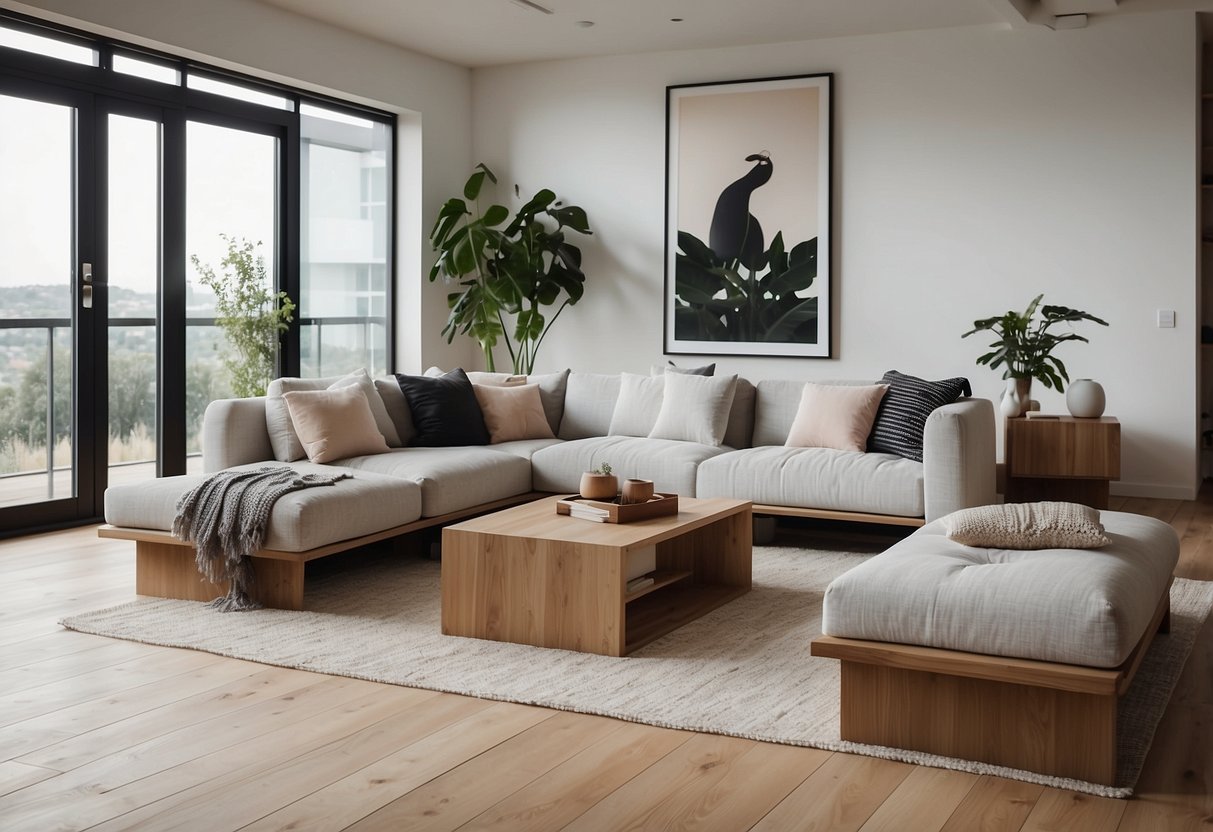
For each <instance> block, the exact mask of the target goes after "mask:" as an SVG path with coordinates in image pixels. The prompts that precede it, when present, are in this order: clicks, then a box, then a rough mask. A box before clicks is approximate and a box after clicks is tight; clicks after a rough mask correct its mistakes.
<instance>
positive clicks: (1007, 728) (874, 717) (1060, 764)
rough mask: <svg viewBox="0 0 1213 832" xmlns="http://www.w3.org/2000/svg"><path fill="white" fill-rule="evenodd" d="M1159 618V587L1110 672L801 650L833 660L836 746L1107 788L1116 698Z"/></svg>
mask: <svg viewBox="0 0 1213 832" xmlns="http://www.w3.org/2000/svg"><path fill="white" fill-rule="evenodd" d="M1169 611H1170V591H1169V585H1168V591H1167V592H1164V593H1163V596H1162V598H1161V599H1160V600H1159V603H1158V607H1157V608H1156V610H1155V613H1154V617H1153V620H1152V622H1151V624H1150V626H1149V627H1147V628H1146V632H1145V633H1144V634H1143V635H1142V637H1141V640H1140V641H1139V642H1138V643H1137V646H1136V647H1135V648H1134V649H1133V652H1132V653H1131V654H1130V655H1129V658H1128V659H1127V660H1126V661H1125V663H1124V664H1122V665H1121V666H1120V667H1117V668H1112V669H1100V668H1091V667H1079V666H1076V665H1064V664H1056V663H1052V662H1040V661H1030V660H1026V659H1010V658H1004V657H1000V656H986V655H980V654H976V653H964V652H960V651H955V650H940V649H936V648H932V647H917V646H912V645H904V644H888V643H883V642H875V641H863V640H860V639H848V638H834V637H831V636H822V637H820V638H817V639H815V640H814V641H813V643H812V645H811V652H812V655H814V656H824V657H828V658H836V659H841V660H842V667H841V670H842V686H841V697H840V698H841V711H840V717H841V725H840V728H841V735H842V738H843V739H844V740H849V741H852V742H860V743H866V744H870V745H883V746H888V747H892V748H904V749H908V750H913V751H925V752H927V753H930V754H939V755H942V756H946V757H959V758H961V759H965V760H979V761H982V762H986V763H992V764H994V765H1001V766H1008V767H1010V768H1016V769H1023V770H1027V771H1034V772H1040V773H1043V774H1051V775H1055V776H1057V777H1070V778H1075V779H1078V780H1086V781H1088V782H1092V783H1101V784H1103V785H1109V786H1110V785H1114V783H1115V778H1116V703H1117V700H1118V698H1119V697H1120V696H1121V695H1122V694H1123V693H1124V692H1125V691H1126V690H1128V688H1129V684H1130V682H1132V679H1133V675H1134V674H1135V673H1136V672H1137V668H1138V666H1139V665H1140V664H1141V661H1142V659H1143V658H1144V657H1145V653H1146V650H1147V649H1148V648H1149V646H1150V642H1151V641H1152V640H1153V637H1154V633H1155V632H1158V631H1162V632H1165V631H1166V630H1167V625H1168V623H1169V617H1168V616H1169Z"/></svg>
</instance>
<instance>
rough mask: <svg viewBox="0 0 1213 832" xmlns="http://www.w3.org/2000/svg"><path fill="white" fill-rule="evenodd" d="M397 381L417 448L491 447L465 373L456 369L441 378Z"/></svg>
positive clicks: (398, 376)
mask: <svg viewBox="0 0 1213 832" xmlns="http://www.w3.org/2000/svg"><path fill="white" fill-rule="evenodd" d="M396 380H397V381H398V382H399V383H400V389H401V390H403V391H404V398H405V399H406V400H408V403H409V413H410V414H411V415H412V417H413V425H414V427H416V429H417V435H416V436H414V437H413V445H415V446H417V447H420V448H447V447H453V446H462V445H487V444H489V430H488V428H486V427H485V425H484V415H483V414H482V413H481V411H480V402H479V401H477V399H476V392H475V390H474V389H473V388H472V382H470V381H468V377H467V373H465V372H464V371H463V370H461V369H458V368H456V369H454V370H451V371H450V372H449V373H446V374H445V375H441V376H438V377H433V376H409V375H404V374H402V373H397V374H396Z"/></svg>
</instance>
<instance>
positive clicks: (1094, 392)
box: [1066, 378, 1107, 419]
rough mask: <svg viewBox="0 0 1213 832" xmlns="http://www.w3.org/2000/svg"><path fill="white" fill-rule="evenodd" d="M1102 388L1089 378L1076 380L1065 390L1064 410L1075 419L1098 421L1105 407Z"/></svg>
mask: <svg viewBox="0 0 1213 832" xmlns="http://www.w3.org/2000/svg"><path fill="white" fill-rule="evenodd" d="M1106 403H1107V402H1106V399H1105V397H1104V392H1103V386H1102V385H1101V384H1100V383H1099V382H1098V381H1091V379H1089V378H1076V379H1074V381H1072V382H1070V387H1069V389H1068V390H1066V408H1067V409H1069V411H1070V415H1071V416H1073V417H1074V418H1075V419H1098V418H1099V417H1100V416H1102V415H1103V409H1104V406H1105V405H1106Z"/></svg>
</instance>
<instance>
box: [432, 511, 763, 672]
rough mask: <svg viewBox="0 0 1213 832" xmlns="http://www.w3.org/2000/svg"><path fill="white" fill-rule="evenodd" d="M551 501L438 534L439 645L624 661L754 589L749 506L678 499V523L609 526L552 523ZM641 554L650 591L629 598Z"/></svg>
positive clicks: (566, 520)
mask: <svg viewBox="0 0 1213 832" xmlns="http://www.w3.org/2000/svg"><path fill="white" fill-rule="evenodd" d="M558 499H560V498H559V497H552V498H550V499H544V500H538V501H536V502H534V503H529V504H527V505H524V506H517V507H516V508H510V509H506V510H504V511H498V512H495V513H493V514H488V515H485V516H483V517H477V518H476V519H474V520H467V521H464V522H462V523H458V524H456V525H453V526H448V527H446V528H445V529H443V531H442V632H443V633H444V634H445V635H452V636H468V637H471V638H485V639H492V640H494V641H509V642H514V643H516V644H532V645H535V646H537V647H559V648H563V649H565V650H578V651H581V652H583V653H599V654H602V655H606V656H625V655H627V654H628V653H631V652H632V651H634V650H636V649H638V648H640V647H642V646H643V645H645V644H648V643H649V642H651V641H653V640H654V639H656V638H658V637H660V636H662V635H665V634H666V633H668V632H670V631H671V630H674V629H676V628H678V627H681V626H682V625H683V624H686V623H687V622H688V621H692V620H694V619H696V618H699V617H700V616H702V615H704V614H705V613H707V612H709V611H711V610H714V609H716V608H717V607H719V606H721V605H722V604H727V603H728V602H729V601H732V600H733V599H734V598H738V597H740V596H742V595H744V594H745V593H747V592H749V591H750V566H751V532H752V529H751V516H750V506H751V503H750V502H749V501H743V500H724V499H711V500H696V499H692V498H679V505H678V508H679V511H678V514H677V515H672V516H669V517H657V518H653V519H651V520H642V521H639V522H636V523H626V524H620V525H616V524H611V523H593V522H590V521H587V520H582V519H580V518H576V517H565V516H560V515H557V514H556V505H555V504H556V501H557V500H558ZM649 547H652V550H653V551H652V552H649V551H646V550H647V549H648V548H649ZM646 556H654V559H655V563H656V572H655V573H654V578H655V581H654V583H653V584H652V585H651V586H648V587H645V588H643V589H639V590H637V591H635V592H633V593H631V594H628V593H627V592H626V588H625V585H626V583H627V580H626V570H627V564H628V563H629V561H630V560H634V559H636V558H641V559H643V558H645V557H646Z"/></svg>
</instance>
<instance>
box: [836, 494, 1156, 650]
mask: <svg viewBox="0 0 1213 832" xmlns="http://www.w3.org/2000/svg"><path fill="white" fill-rule="evenodd" d="M1100 519H1101V521H1102V523H1103V525H1104V530H1105V532H1106V534H1107V536H1108V539H1109V541H1110V542H1109V543H1108V545H1106V546H1104V547H1102V548H1099V549H1036V550H1018V549H980V548H975V547H972V546H965V545H962V544H960V543H957V542H955V541H952V540H949V539H948V538H947V536H946V527H945V520H946V518H941V519H940V520H936V521H934V522H932V523H928V524H927V525H925V526H923V527H922V528H921V529H918V530H917V531H916V532H914V534H912V535H910V536H909V537H907V538H906V539H905V540H902V541H900V542H898V543H897V544H895V545H894V546H893V547H891V548H890V549H889V550H888V551H886V552H884V553H883V554H880V555H877V556H876V557H874V558H872V559H871V560H868V561H866V562H865V563H863V564H861V565H859V566H857V567H855V568H854V569H852V570H851V571H849V572H847V573H846V574H844V575H841V576H839V577H838V578H836V579H835V580H834V581H833V582H832V583H831V584H830V585H829V587H828V588H827V589H826V595H825V602H824V606H823V609H822V632H823V633H824V634H825V635H828V636H839V637H844V638H855V639H866V640H870V641H884V642H894V643H901V644H921V645H925V646H928V647H940V648H944V649H948V650H962V651H965V652H970V653H983V654H987V655H994V656H1013V657H1018V658H1025V659H1038V660H1041V661H1050V662H1062V663H1065V664H1077V665H1085V666H1088V667H1106V668H1111V667H1117V666H1119V665H1120V664H1121V663H1123V662H1124V661H1125V659H1126V658H1127V657H1128V655H1129V653H1130V652H1131V651H1132V649H1133V647H1134V646H1135V645H1136V644H1137V642H1138V641H1139V640H1140V639H1141V636H1142V635H1143V634H1144V633H1145V630H1146V627H1147V626H1149V623H1150V620H1151V618H1152V616H1153V614H1154V611H1155V609H1156V608H1157V606H1158V601H1159V599H1160V598H1161V597H1162V593H1163V592H1164V591H1165V590H1166V587H1167V585H1168V583H1169V581H1170V580H1171V573H1172V572H1173V571H1174V569H1175V563H1176V561H1177V560H1178V559H1179V539H1178V537H1177V535H1176V534H1175V531H1174V530H1173V529H1172V528H1171V527H1170V526H1169V525H1167V524H1166V523H1163V522H1161V521H1159V520H1155V519H1154V518H1151V517H1144V516H1142V515H1138V514H1127V513H1123V512H1116V511H1104V512H1101V515H1100Z"/></svg>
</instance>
